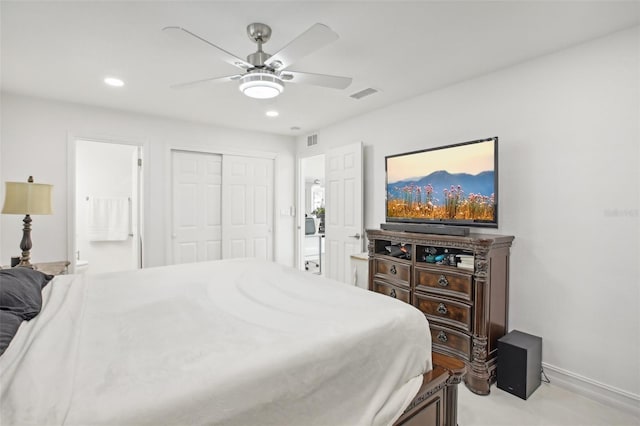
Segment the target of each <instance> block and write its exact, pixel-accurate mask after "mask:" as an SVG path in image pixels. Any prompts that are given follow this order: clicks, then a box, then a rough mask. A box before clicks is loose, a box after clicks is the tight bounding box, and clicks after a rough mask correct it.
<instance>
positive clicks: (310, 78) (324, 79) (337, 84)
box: [280, 70, 353, 89]
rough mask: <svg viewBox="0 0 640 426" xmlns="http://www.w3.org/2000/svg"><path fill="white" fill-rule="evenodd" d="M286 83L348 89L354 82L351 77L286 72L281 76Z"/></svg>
mask: <svg viewBox="0 0 640 426" xmlns="http://www.w3.org/2000/svg"><path fill="white" fill-rule="evenodd" d="M280 77H281V78H282V79H283V80H284V81H290V82H292V83H302V84H312V85H314V86H322V87H329V88H332V89H346V88H347V87H349V85H350V84H351V81H352V80H353V79H352V78H351V77H339V76H336V75H327V74H312V73H309V72H300V71H289V70H287V71H284V72H282V73H281V74H280Z"/></svg>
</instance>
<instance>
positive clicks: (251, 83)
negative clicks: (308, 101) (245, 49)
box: [239, 70, 284, 99]
mask: <svg viewBox="0 0 640 426" xmlns="http://www.w3.org/2000/svg"><path fill="white" fill-rule="evenodd" d="M239 89H240V91H241V92H242V93H244V94H245V95H246V96H249V97H250V98H255V99H270V98H275V97H276V96H278V95H279V94H280V93H282V91H283V90H284V83H283V82H282V79H280V78H279V77H278V76H277V75H275V74H273V73H271V72H268V71H264V70H260V71H255V72H250V73H249V74H245V75H243V76H242V77H241V78H240V86H239Z"/></svg>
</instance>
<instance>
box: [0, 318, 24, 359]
mask: <svg viewBox="0 0 640 426" xmlns="http://www.w3.org/2000/svg"><path fill="white" fill-rule="evenodd" d="M22 321H23V319H22V318H21V317H20V316H18V315H16V314H14V313H13V312H9V311H0V355H2V354H3V353H4V351H5V349H7V346H9V343H11V339H13V336H15V334H16V332H17V331H18V327H20V324H22Z"/></svg>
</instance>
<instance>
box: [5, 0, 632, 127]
mask: <svg viewBox="0 0 640 426" xmlns="http://www.w3.org/2000/svg"><path fill="white" fill-rule="evenodd" d="M0 7H1V9H0V13H1V16H0V18H1V22H0V23H1V27H0V32H1V33H0V34H1V45H0V48H1V50H0V54H1V84H2V90H4V91H7V92H14V93H22V94H27V95H34V96H40V97H46V98H54V99H60V100H66V101H71V102H79V103H83V104H90V105H98V106H104V107H109V108H115V109H119V110H128V111H137V112H143V113H149V114H156V115H161V116H167V117H174V118H179V119H185V120H189V121H197V122H206V123H213V124H216V125H222V126H228V127H234V128H242V129H250V130H256V131H263V132H269V133H277V134H283V135H298V134H308V133H311V132H313V131H314V130H316V129H319V128H322V127H324V126H326V125H329V124H331V123H334V122H337V121H341V120H343V119H346V118H348V117H352V116H355V115H359V114H362V113H365V112H367V111H371V110H373V109H377V108H380V107H383V106H386V105H389V104H392V103H395V102H398V101H400V100H402V99H407V98H410V97H414V96H416V95H419V94H422V93H425V92H429V91H433V90H437V89H438V88H441V87H444V86H447V85H450V84H453V83H456V82H459V81H462V80H466V79H469V78H472V77H474V76H478V75H482V74H485V73H488V72H491V71H494V70H497V69H500V68H504V67H506V66H510V65H513V64H516V63H519V62H522V61H525V60H527V59H529V58H532V57H536V56H539V55H543V54H546V53H550V52H553V51H557V50H560V49H563V48H566V47H568V46H571V45H574V44H577V43H580V42H583V41H586V40H589V39H593V38H596V37H600V36H603V35H605V34H608V33H611V32H614V31H617V30H620V29H624V28H627V27H630V26H633V25H637V24H638V23H639V22H640V20H639V16H640V3H639V2H637V1H630V2H612V1H599V2H598V1H595V2H594V1H591V2H579V1H564V2H555V1H537V2H523V1H497V2H489V1H469V2H460V1H456V2H453V1H443V2H436V1H414V2H397V1H394V2H380V1H375V2H365V1H350V2H333V1H331V2H330V1H324V2H310V1H285V2H268V1H261V2H239V1H236V2H214V1H198V2H186V1H174V2H158V1H156V2H153V1H142V2H126V1H112V2H99V1H89V0H87V1H80V2H59V1H45V2H33V1H16V2H10V1H4V0H2V2H1V3H0ZM252 22H263V23H266V24H268V25H270V26H271V27H272V29H273V35H272V37H271V40H270V41H269V42H268V43H267V44H265V46H264V47H265V51H267V52H269V53H275V52H276V51H277V50H279V49H280V48H281V47H283V46H284V45H286V44H287V43H288V42H289V41H290V40H292V39H293V38H295V37H296V36H298V35H299V34H301V33H302V32H303V31H305V30H306V29H307V28H309V27H310V26H311V25H313V24H314V23H316V22H321V23H324V24H326V25H328V26H329V27H331V28H332V29H333V30H334V31H336V32H337V33H338V34H339V35H340V39H339V40H337V41H335V42H333V43H332V44H330V45H328V46H326V47H324V48H322V49H321V50H318V51H316V52H314V53H313V54H311V55H309V56H307V57H305V58H303V59H302V60H300V61H299V62H297V63H295V64H294V65H293V66H292V67H291V68H292V69H295V70H298V71H306V72H312V73H325V74H333V75H342V76H349V77H353V83H352V84H351V86H350V87H348V88H347V89H346V90H333V89H323V88H318V87H313V86H303V85H300V84H297V85H296V84H291V83H290V84H287V85H286V88H285V91H284V93H283V94H282V95H281V96H279V97H278V98H276V99H274V100H270V101H267V100H263V101H259V100H254V99H250V98H247V97H245V96H244V95H242V94H241V93H240V92H239V91H238V88H237V83H236V82H229V83H223V84H211V85H205V86H200V87H197V88H192V89H183V90H175V89H171V88H170V87H169V86H170V85H172V84H175V83H180V82H186V81H190V80H196V79H200V78H207V77H214V76H224V75H230V74H236V73H237V72H238V69H237V68H235V67H233V66H231V65H229V64H227V63H225V62H223V61H221V60H220V59H219V58H218V57H217V56H216V52H215V51H214V49H212V48H209V47H208V46H206V45H205V44H204V43H197V42H196V43H185V42H184V41H183V40H179V39H176V38H173V37H171V36H169V35H168V34H166V33H165V32H162V31H161V29H162V28H163V27H165V26H182V27H184V28H186V29H189V30H190V31H192V32H194V33H196V34H198V35H200V36H202V37H204V38H206V39H207V40H209V41H211V42H212V43H215V44H217V45H218V46H220V47H222V48H224V49H226V50H227V51H229V52H232V53H234V54H235V55H237V56H239V57H246V55H248V54H249V53H252V52H253V51H255V44H254V43H253V42H251V41H250V40H249V39H248V37H247V36H246V26H247V25H248V24H250V23H252ZM107 75H115V76H119V77H121V78H122V79H123V80H124V81H125V82H126V85H125V86H124V87H123V88H120V89H114V88H110V87H107V86H106V85H104V84H103V83H102V79H103V78H104V77H105V76H107ZM368 87H373V88H375V89H378V90H379V91H380V92H379V93H377V94H374V95H372V96H370V97H366V98H363V99H361V100H354V99H352V98H350V97H349V95H351V94H352V93H355V92H357V91H360V90H362V89H365V88H368ZM268 108H275V109H277V110H278V111H279V112H280V116H279V117H277V118H268V117H266V116H265V115H264V112H265V111H266V110H267V109H268ZM293 126H297V127H299V128H300V130H291V127H293Z"/></svg>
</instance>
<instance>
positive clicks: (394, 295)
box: [389, 288, 396, 299]
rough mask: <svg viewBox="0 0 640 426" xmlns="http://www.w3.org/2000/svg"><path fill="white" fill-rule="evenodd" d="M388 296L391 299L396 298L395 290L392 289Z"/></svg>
mask: <svg viewBox="0 0 640 426" xmlns="http://www.w3.org/2000/svg"><path fill="white" fill-rule="evenodd" d="M389 296H391V297H393V298H394V299H395V298H396V289H395V288H392V289H391V292H390V293H389Z"/></svg>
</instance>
